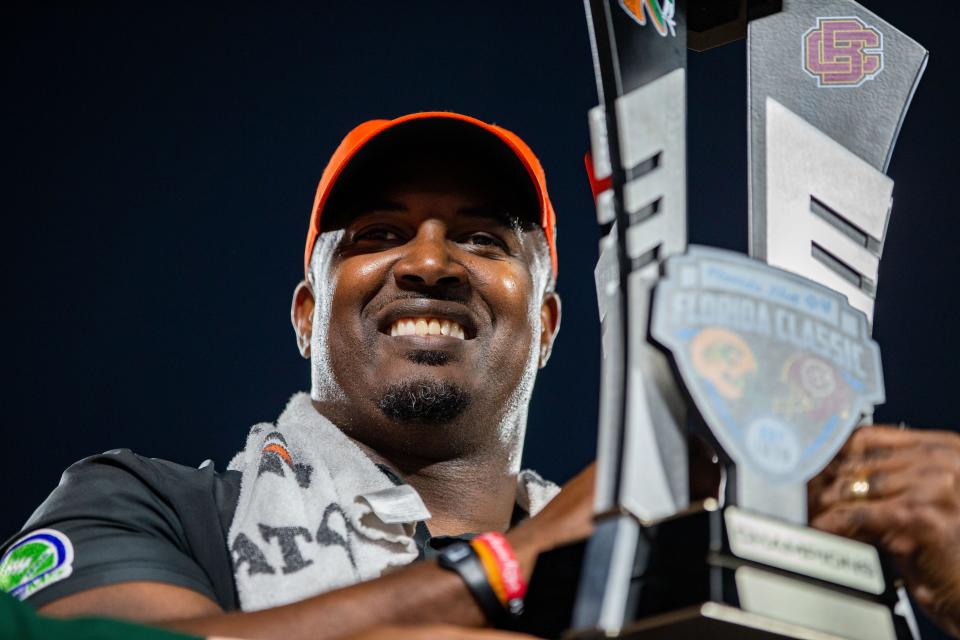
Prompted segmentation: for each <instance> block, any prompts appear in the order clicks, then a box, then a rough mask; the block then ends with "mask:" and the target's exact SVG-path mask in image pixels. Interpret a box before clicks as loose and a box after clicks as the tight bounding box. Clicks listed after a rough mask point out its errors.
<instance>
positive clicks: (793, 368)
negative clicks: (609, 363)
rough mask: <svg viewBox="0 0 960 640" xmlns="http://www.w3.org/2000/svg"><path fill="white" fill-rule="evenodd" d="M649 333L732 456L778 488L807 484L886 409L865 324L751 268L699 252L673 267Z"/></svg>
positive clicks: (811, 290) (810, 287)
mask: <svg viewBox="0 0 960 640" xmlns="http://www.w3.org/2000/svg"><path fill="white" fill-rule="evenodd" d="M650 333H651V335H652V337H653V338H654V339H655V340H656V341H657V342H658V343H660V344H661V345H663V346H664V347H666V348H667V349H669V350H670V352H671V353H672V355H673V359H674V362H675V364H676V366H677V370H678V371H679V373H680V375H681V377H682V379H683V382H684V386H685V387H686V389H687V391H688V392H689V394H690V396H691V398H692V399H693V401H694V403H695V404H696V406H697V408H698V410H699V412H700V414H701V416H702V417H703V419H704V420H705V421H706V423H707V425H708V426H709V427H710V430H711V431H712V432H713V434H714V436H716V438H717V440H718V441H719V443H720V445H721V446H722V447H723V450H724V451H725V452H726V453H727V454H728V455H729V456H730V457H731V458H732V459H733V461H734V462H736V463H737V464H745V465H747V466H749V467H750V468H752V469H753V470H754V471H755V472H757V473H759V474H762V475H763V476H764V477H765V478H767V479H768V480H769V481H770V482H774V483H790V484H793V483H801V482H806V480H808V479H809V478H811V477H812V476H813V475H814V474H815V473H816V472H817V471H819V470H820V469H821V468H822V467H823V465H825V464H826V463H827V462H828V461H829V460H830V459H831V458H832V457H833V454H834V453H835V452H836V451H837V449H839V448H840V446H841V445H842V444H843V442H844V441H845V440H846V438H847V436H848V435H849V434H850V432H851V431H852V429H853V428H854V426H855V425H856V424H857V422H858V421H859V420H860V417H861V416H862V415H863V414H864V413H867V412H869V411H870V410H871V409H872V408H873V406H874V405H876V404H878V403H880V402H882V401H883V397H884V393H883V377H882V369H881V366H880V351H879V348H878V347H877V345H876V343H875V342H873V340H872V339H871V338H870V332H869V328H868V326H867V321H866V316H864V315H863V314H862V313H860V312H858V311H856V310H854V309H853V308H852V307H850V305H849V303H848V302H847V300H846V298H845V297H844V296H842V295H840V294H839V293H837V292H835V291H832V290H830V289H827V288H825V287H822V286H820V285H818V284H816V283H814V282H811V281H809V280H806V279H804V278H800V277H799V276H796V275H793V274H790V273H787V272H785V271H781V270H779V269H775V268H773V267H770V266H768V265H766V264H764V263H762V262H758V261H756V260H753V259H751V258H748V257H747V256H742V255H739V254H734V253H730V252H727V251H721V250H718V249H707V248H704V247H691V248H690V249H689V251H688V253H687V254H686V255H678V256H673V257H671V258H670V259H669V260H667V262H666V277H665V278H664V279H662V280H661V281H660V282H659V284H658V285H657V288H656V290H655V293H654V303H653V311H652V317H651V325H650Z"/></svg>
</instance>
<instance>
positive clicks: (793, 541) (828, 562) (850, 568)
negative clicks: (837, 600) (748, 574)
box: [723, 507, 885, 595]
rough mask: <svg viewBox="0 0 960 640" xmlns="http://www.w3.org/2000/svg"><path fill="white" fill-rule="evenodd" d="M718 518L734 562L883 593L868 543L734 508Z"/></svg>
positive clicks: (876, 557)
mask: <svg viewBox="0 0 960 640" xmlns="http://www.w3.org/2000/svg"><path fill="white" fill-rule="evenodd" d="M723 517H724V520H725V523H726V525H727V536H728V538H729V541H730V551H731V552H732V553H733V554H734V555H735V556H737V557H739V558H742V559H744V560H751V561H754V562H759V563H761V564H764V565H767V566H770V567H775V568H777V569H784V570H786V571H791V572H793V573H799V574H801V575H805V576H809V577H811V578H817V579H819V580H824V581H826V582H830V583H833V584H839V585H843V586H845V587H849V588H851V589H858V590H860V591H864V592H866V593H871V594H873V595H880V594H882V593H883V591H884V588H885V584H884V577H883V568H882V567H881V565H880V555H879V554H878V553H877V549H876V548H875V547H873V546H871V545H869V544H864V543H862V542H857V541H855V540H850V539H849V538H843V537H841V536H835V535H832V534H829V533H825V532H823V531H818V530H816V529H811V528H809V527H802V526H797V525H791V524H788V523H786V522H781V521H779V520H777V519H774V518H767V517H763V516H760V515H757V514H754V513H750V512H749V511H744V510H742V509H738V508H736V507H727V508H726V509H725V510H724V512H723Z"/></svg>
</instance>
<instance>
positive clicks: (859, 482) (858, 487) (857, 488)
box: [850, 478, 870, 500]
mask: <svg viewBox="0 0 960 640" xmlns="http://www.w3.org/2000/svg"><path fill="white" fill-rule="evenodd" d="M850 495H852V496H853V499H854V500H866V499H867V498H869V497H870V481H869V480H867V479H866V478H857V479H856V480H854V481H853V482H851V483H850Z"/></svg>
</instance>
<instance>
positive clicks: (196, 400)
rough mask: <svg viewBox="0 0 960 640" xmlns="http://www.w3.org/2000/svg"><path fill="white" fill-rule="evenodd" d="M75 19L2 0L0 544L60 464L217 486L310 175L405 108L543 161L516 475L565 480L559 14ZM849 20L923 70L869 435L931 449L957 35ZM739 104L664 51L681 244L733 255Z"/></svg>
mask: <svg viewBox="0 0 960 640" xmlns="http://www.w3.org/2000/svg"><path fill="white" fill-rule="evenodd" d="M79 4H80V3H64V4H61V5H55V4H49V3H22V4H20V5H19V7H18V8H15V9H10V8H8V9H7V11H6V12H5V19H4V20H3V22H4V27H3V28H4V30H5V31H6V32H7V33H6V34H5V36H4V44H5V50H6V54H5V55H4V58H3V87H4V91H3V94H4V99H3V102H2V105H3V106H2V109H3V115H4V128H3V130H4V138H3V139H4V144H3V148H4V150H5V155H6V157H7V169H6V171H5V173H4V182H5V188H4V194H5V196H6V202H5V206H4V210H5V215H4V220H5V223H6V231H5V240H6V241H5V243H4V244H5V247H6V249H5V252H4V258H5V262H6V264H5V269H4V271H5V273H6V277H5V278H4V290H5V295H4V299H5V304H4V308H5V309H6V311H5V312H4V313H3V322H4V325H3V327H4V336H5V343H6V344H7V347H6V348H5V353H6V354H7V355H6V358H5V361H6V367H5V368H6V373H7V375H6V379H7V383H6V384H4V385H3V387H2V406H3V410H4V413H5V414H6V416H7V417H6V419H5V427H4V428H5V433H6V441H7V443H8V445H7V446H8V454H7V456H6V463H5V464H4V474H5V478H6V480H7V487H8V490H10V493H9V494H7V499H6V503H5V505H4V509H3V514H2V516H0V534H2V535H0V537H5V536H6V535H7V534H9V533H12V532H13V531H15V530H16V529H17V528H18V527H19V526H20V524H21V523H22V522H23V520H24V519H25V518H26V517H27V516H28V515H29V513H30V511H31V509H32V508H33V507H34V506H36V505H37V504H38V503H39V502H40V501H41V500H42V499H43V497H44V496H46V494H47V493H49V491H50V490H51V489H52V488H53V487H54V486H55V485H56V483H57V480H58V478H59V474H60V472H61V471H62V469H63V468H65V467H66V466H67V465H68V464H69V463H70V462H72V461H74V460H76V459H79V458H81V457H84V456H87V455H90V454H93V453H97V452H101V451H104V450H107V449H111V448H115V447H129V448H132V449H134V450H135V451H137V452H139V453H143V454H148V455H151V456H156V457H161V458H167V459H172V460H175V461H177V462H181V463H184V464H191V465H196V464H198V463H200V462H201V461H202V460H204V459H205V458H213V459H214V460H215V461H216V463H217V465H218V466H219V467H221V468H222V467H223V466H225V464H226V462H227V460H228V459H229V457H230V456H231V455H232V454H233V453H234V452H235V451H236V450H237V449H238V448H240V447H241V446H242V444H243V439H244V436H245V434H246V430H247V428H248V427H249V426H250V425H251V424H253V423H255V422H259V421H263V420H272V419H274V418H275V417H276V416H277V415H278V413H279V411H280V409H281V408H282V407H283V405H284V403H285V401H286V399H287V398H288V397H289V396H290V395H291V394H292V393H293V392H294V391H297V390H300V389H305V388H307V385H308V376H309V372H308V367H307V363H306V362H305V361H303V360H301V359H300V358H299V355H298V354H297V351H296V347H295V343H294V340H293V332H292V331H291V328H290V324H289V320H288V313H289V303H290V296H291V293H292V290H293V287H294V285H295V284H296V283H297V281H298V280H299V278H300V277H301V275H302V262H301V259H302V247H303V238H304V234H305V231H306V224H307V217H308V213H309V208H310V204H311V202H312V198H313V191H314V188H315V185H316V181H317V179H318V178H319V176H320V173H321V171H322V169H323V167H324V165H325V163H326V161H327V159H328V157H329V154H330V153H331V152H332V150H333V148H334V147H335V145H336V144H337V142H338V141H339V139H340V137H341V136H342V135H343V134H344V133H345V132H346V131H347V130H348V129H349V128H350V127H352V126H353V125H354V124H356V123H358V122H360V121H362V120H366V119H369V118H372V117H392V116H395V115H399V114H402V113H405V112H409V111H415V110H423V109H451V110H457V111H463V112H466V113H469V114H472V115H475V116H477V117H480V118H483V119H486V120H490V121H495V122H497V123H500V124H503V125H504V126H506V127H508V128H510V129H513V130H514V131H516V132H518V133H520V134H521V135H522V136H523V137H524V138H525V139H526V140H527V141H528V142H529V143H530V144H531V146H532V147H533V148H534V149H535V150H536V151H537V153H538V154H539V156H540V158H541V160H542V161H543V164H544V166H545V168H546V171H547V177H548V180H549V184H550V187H551V193H552V198H553V201H554V204H555V206H556V208H557V211H558V219H559V252H560V280H559V290H560V293H561V295H562V296H563V298H564V303H565V304H564V318H563V329H562V331H561V334H560V337H559V341H558V343H557V346H556V349H555V352H554V356H553V360H552V361H551V363H550V365H549V367H548V368H547V369H546V370H545V371H544V372H543V373H542V376H541V379H540V381H539V383H538V387H537V391H536V394H535V397H534V402H533V407H532V410H531V419H530V428H529V432H528V433H529V435H528V441H527V452H526V461H527V463H528V464H529V465H530V466H532V467H534V468H537V469H539V470H540V471H542V472H543V473H544V474H545V475H547V476H549V477H552V478H554V479H557V480H564V479H566V478H568V477H569V476H571V475H572V474H573V473H574V472H575V471H577V470H579V469H580V468H581V467H583V466H584V465H585V464H587V463H588V462H589V461H590V460H591V459H592V456H593V453H594V450H595V429H596V426H595V425H596V414H597V386H598V377H599V351H598V350H599V328H598V322H597V315H596V298H595V295H594V292H593V281H592V269H593V264H594V261H595V260H596V228H595V223H594V213H593V205H592V202H591V197H590V194H589V190H588V187H587V183H586V179H585V176H584V172H583V162H582V155H583V153H584V151H586V149H587V144H588V136H587V126H586V112H587V110H588V109H589V108H590V107H591V106H593V105H594V104H595V102H596V95H595V85H594V80H593V70H592V64H591V59H590V52H589V45H588V39H587V31H586V28H585V21H584V16H583V9H582V6H581V3H580V2H577V1H575V0H570V1H568V2H544V1H538V2H516V1H512V0H511V1H499V2H483V3H452V2H379V1H368V2H363V3H355V2H338V3H332V2H311V3H286V4H282V3H260V4H252V3H243V2H240V3H237V2H234V3H212V2H211V3H204V6H202V7H197V6H190V5H188V4H169V3H165V4H163V5H161V4H160V3H155V4H151V5H145V4H144V3H108V2H96V3H83V4H84V5H85V6H84V7H80V6H79ZM193 4H198V3H193ZM864 4H866V5H867V6H868V7H869V8H871V9H873V10H874V11H876V12H877V13H879V14H880V15H881V16H883V17H885V18H886V19H888V20H890V21H892V22H893V23H895V24H896V25H897V26H898V27H899V28H901V29H902V30H904V31H906V32H907V33H908V34H910V35H912V36H913V37H914V38H916V39H917V40H918V41H920V42H921V44H923V45H925V46H926V47H927V48H928V49H930V50H931V63H930V67H929V69H928V72H927V76H926V79H925V81H924V82H923V84H922V86H921V88H920V90H919V92H918V94H917V97H916V100H915V102H914V105H913V108H912V111H911V113H910V115H909V116H908V118H907V121H906V124H905V126H904V129H903V133H902V136H901V142H900V145H899V147H898V149H897V151H896V153H895V155H894V159H893V163H892V166H891V168H890V174H891V176H892V177H893V178H894V179H895V180H896V181H897V186H896V192H895V193H896V206H895V210H894V215H893V219H892V223H891V230H890V236H889V240H888V244H887V248H886V254H885V256H884V262H883V267H882V270H881V278H880V292H879V304H878V312H877V321H876V337H877V339H878V340H879V342H880V344H881V347H882V348H883V353H884V364H885V371H886V379H887V397H888V402H887V404H886V406H884V407H883V408H882V409H881V410H880V411H879V413H878V418H879V419H881V420H889V421H899V420H906V421H907V422H909V423H911V424H914V425H918V426H921V425H922V426H933V427H947V428H956V427H957V426H958V425H960V408H958V404H957V402H956V400H955V394H956V391H955V385H954V360H955V357H956V355H957V354H958V353H960V350H958V346H960V345H958V339H957V337H956V334H955V333H954V332H953V330H952V329H951V327H952V326H953V325H954V322H955V319H956V318H957V316H958V312H960V303H958V301H957V298H956V297H955V296H953V295H952V294H951V293H950V292H951V291H953V290H954V289H955V286H954V283H955V282H956V280H957V278H958V277H960V261H958V259H957V257H956V249H955V248H954V247H953V245H952V244H951V243H952V242H953V240H952V238H954V237H956V236H957V235H958V234H960V221H958V217H957V216H956V212H955V204H954V198H953V197H951V196H950V193H951V192H952V189H954V188H955V185H956V180H955V178H954V175H953V173H952V172H953V170H954V168H955V163H954V161H953V158H954V155H953V154H954V153H956V147H955V143H956V140H957V139H958V137H957V126H956V122H955V120H954V117H955V114H956V113H958V111H960V101H958V99H957V98H956V96H955V94H954V91H953V82H955V79H956V73H955V71H954V69H955V65H956V64H957V63H958V62H960V54H958V53H957V52H956V50H955V48H954V47H955V46H956V36H955V29H954V27H953V26H952V25H953V24H956V22H957V21H958V19H960V13H958V10H957V7H956V3H953V2H937V3H933V4H935V5H936V9H935V10H934V9H933V8H931V7H932V5H927V6H926V7H925V8H921V7H919V6H918V5H915V4H914V3H910V6H911V8H910V9H909V10H904V8H903V7H904V3H902V2H897V1H895V0H864ZM944 7H949V8H944ZM745 82H746V73H745V68H744V46H743V43H742V42H741V43H737V44H734V45H729V46H727V47H724V48H722V49H719V50H716V51H713V52H710V53H708V54H699V55H698V54H693V55H692V56H691V60H690V131H691V139H690V156H691V165H690V190H691V201H690V204H691V211H690V214H691V227H692V234H691V235H692V241H694V242H698V243H704V244H711V245H719V246H722V247H727V248H732V249H737V250H741V251H743V250H745V249H746V229H747V224H746V130H745V126H746V116H745V108H746V105H745V103H746V100H745ZM17 442H19V443H20V445H18V446H17V447H13V444H15V443H17Z"/></svg>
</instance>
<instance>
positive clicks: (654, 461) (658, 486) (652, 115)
mask: <svg viewBox="0 0 960 640" xmlns="http://www.w3.org/2000/svg"><path fill="white" fill-rule="evenodd" d="M685 73H686V72H685V70H684V69H677V70H675V71H673V72H671V73H669V74H667V75H666V76H663V77H661V78H659V79H657V80H655V81H653V82H651V83H649V84H647V85H645V86H643V87H641V88H639V89H636V90H634V91H632V92H631V93H629V94H627V95H624V96H622V97H621V98H620V99H619V100H618V101H617V106H616V110H617V122H618V124H619V126H620V135H619V143H620V155H621V158H620V162H621V166H622V167H623V169H624V170H625V171H626V172H627V176H628V182H627V184H626V187H625V189H624V205H625V208H626V211H627V213H628V214H629V216H630V226H629V227H628V229H627V246H628V254H629V257H630V259H631V260H633V261H634V263H635V269H634V271H632V272H631V274H630V277H629V287H630V291H629V295H628V297H627V299H628V300H629V301H630V302H629V304H630V305H631V308H630V309H629V310H628V311H629V313H628V317H629V318H630V323H631V326H630V329H631V330H630V332H629V336H630V341H631V344H630V349H629V352H630V353H631V354H633V357H632V362H630V363H629V365H628V371H627V389H628V391H627V393H628V399H627V415H626V421H625V422H626V431H625V433H623V434H622V448H621V434H620V431H619V425H618V424H617V423H616V421H615V419H614V418H615V416H613V415H612V414H610V413H608V411H607V410H606V409H607V408H610V407H615V406H617V404H616V398H615V397H614V396H618V394H619V393H620V391H619V390H618V389H616V388H615V387H617V386H618V385H615V384H612V383H611V382H610V381H613V380H619V379H621V378H620V373H621V371H620V367H621V366H622V365H621V364H620V357H619V356H620V349H621V348H622V345H619V344H618V343H617V340H618V336H619V335H621V334H620V328H619V326H618V324H617V323H618V322H619V321H620V320H619V317H620V314H619V313H618V312H614V310H615V309H617V305H618V304H619V301H618V296H617V287H618V286H619V271H618V263H617V255H616V249H617V247H616V235H615V234H616V229H614V230H612V231H611V232H610V234H608V236H607V237H606V238H604V239H603V240H602V241H601V247H600V260H599V262H598V264H597V268H596V271H595V278H596V285H597V298H598V304H599V308H600V316H601V324H602V332H603V347H604V359H603V379H602V382H601V394H602V395H603V396H604V397H602V398H601V402H600V407H601V414H600V433H599V439H598V452H597V459H598V462H597V464H598V469H597V491H596V494H595V496H596V497H595V508H596V510H597V512H599V513H603V512H606V511H610V510H612V509H615V508H623V509H626V510H628V511H629V512H630V513H632V514H633V515H634V516H636V517H637V518H640V519H641V520H645V521H652V520H656V519H659V518H663V517H667V516H670V515H673V514H675V513H677V512H679V511H682V510H683V509H685V508H686V507H687V506H688V504H689V488H688V477H687V455H686V447H687V444H686V437H685V435H684V421H685V419H686V406H685V402H684V400H683V398H682V396H681V392H680V390H679V388H678V387H677V385H676V383H675V381H674V378H673V374H672V372H671V371H670V367H669V363H668V362H667V360H666V358H665V357H664V355H663V354H662V353H661V352H660V351H659V350H657V349H655V348H653V347H651V346H650V345H649V344H648V343H647V339H646V336H647V319H648V316H649V304H650V291H651V288H652V286H653V285H654V284H655V283H656V281H657V279H658V278H659V275H660V272H659V269H660V267H659V264H660V261H661V260H662V259H664V258H666V257H667V256H669V255H671V254H674V253H679V252H682V251H683V250H684V249H685V248H686V231H687V228H686V211H687V202H686V135H685V131H684V127H685V123H686V99H685V91H686V83H685ZM598 113H599V114H600V115H602V114H603V110H602V109H601V108H599V107H598V108H596V109H594V110H592V111H591V113H590V117H589V122H590V130H591V135H590V138H591V144H592V145H593V148H592V156H593V158H594V175H595V176H597V177H603V176H604V171H606V172H607V173H609V171H610V167H609V166H604V162H605V161H604V151H603V149H604V148H605V146H606V132H605V126H604V124H603V122H604V119H603V117H600V116H598ZM607 194H609V197H607V195H606V194H600V197H598V199H597V218H598V220H599V221H600V222H601V224H604V223H607V222H610V221H612V215H611V214H612V209H613V208H612V206H610V204H611V202H610V201H611V200H612V192H607ZM608 396H609V397H608ZM618 457H619V459H618ZM621 463H622V464H621ZM618 470H619V477H618Z"/></svg>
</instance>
